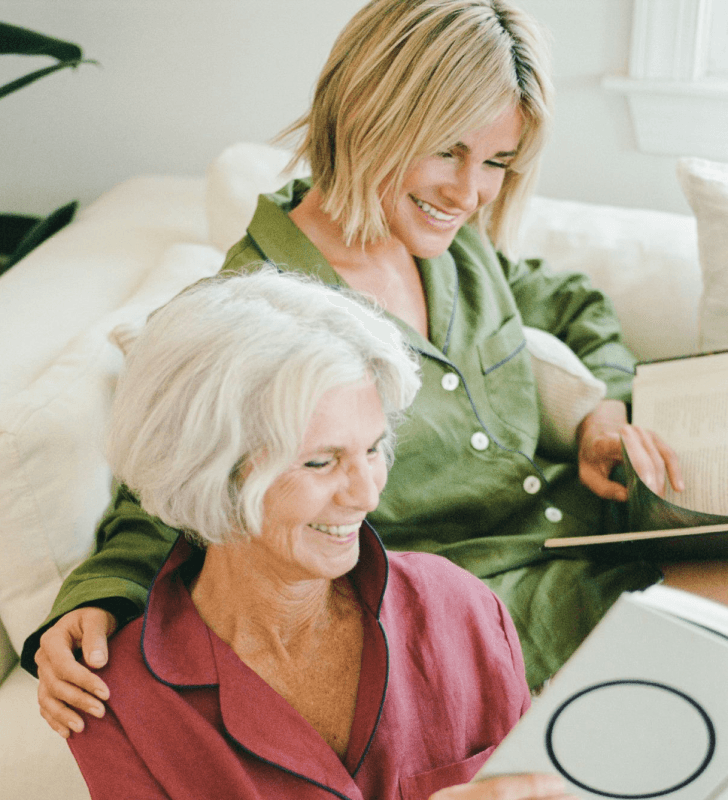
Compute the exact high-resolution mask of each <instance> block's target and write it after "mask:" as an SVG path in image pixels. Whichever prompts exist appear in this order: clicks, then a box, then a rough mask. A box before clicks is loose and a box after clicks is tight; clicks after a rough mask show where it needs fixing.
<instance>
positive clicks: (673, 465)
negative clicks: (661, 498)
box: [652, 433, 685, 492]
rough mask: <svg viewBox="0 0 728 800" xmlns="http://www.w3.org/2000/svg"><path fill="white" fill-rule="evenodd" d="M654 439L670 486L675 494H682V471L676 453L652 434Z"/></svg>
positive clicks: (683, 487) (683, 484)
mask: <svg viewBox="0 0 728 800" xmlns="http://www.w3.org/2000/svg"><path fill="white" fill-rule="evenodd" d="M652 435H653V436H654V438H655V445H656V446H657V449H658V451H659V453H660V455H661V456H662V460H663V461H664V462H665V468H666V469H667V477H668V478H669V480H670V486H672V488H673V489H674V490H675V491H676V492H682V491H684V490H685V480H684V479H683V474H682V470H681V469H680V462H679V460H678V457H677V453H676V452H675V451H674V450H673V449H672V447H670V445H669V444H667V443H666V442H663V441H662V439H661V438H660V437H659V436H658V435H657V434H656V433H653V434H652Z"/></svg>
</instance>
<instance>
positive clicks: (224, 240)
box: [205, 142, 307, 252]
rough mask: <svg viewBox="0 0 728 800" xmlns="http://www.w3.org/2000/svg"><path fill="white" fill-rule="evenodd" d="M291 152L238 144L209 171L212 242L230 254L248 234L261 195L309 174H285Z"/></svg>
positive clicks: (207, 203)
mask: <svg viewBox="0 0 728 800" xmlns="http://www.w3.org/2000/svg"><path fill="white" fill-rule="evenodd" d="M290 158H291V153H290V152H289V151H287V150H282V149H280V148H277V147H271V146H270V145H267V144H259V143H256V142H239V143H238V144H234V145H232V146H231V147H228V148H227V149H226V150H224V151H223V152H222V153H221V154H220V155H219V156H218V157H217V158H216V159H215V160H214V161H213V162H212V163H211V164H210V165H209V167H208V168H207V181H206V192H205V206H206V212H207V224H208V227H209V230H210V242H211V244H213V245H214V246H215V247H217V248H218V249H219V250H222V251H223V252H227V251H228V250H229V249H230V248H231V247H232V246H233V245H234V244H235V243H236V242H238V241H240V239H242V238H243V236H244V235H245V231H246V229H247V227H248V225H249V224H250V220H251V219H253V214H254V213H255V207H256V205H257V203H258V195H259V194H265V193H267V192H274V191H275V190H276V189H280V188H281V186H283V185H284V184H285V183H287V182H288V181H290V180H291V179H293V178H298V177H302V176H304V175H306V174H307V170H306V167H305V165H302V166H300V167H298V168H297V169H295V170H293V171H292V172H290V171H286V165H287V164H288V162H289V160H290Z"/></svg>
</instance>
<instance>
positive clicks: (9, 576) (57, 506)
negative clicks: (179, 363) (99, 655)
mask: <svg viewBox="0 0 728 800" xmlns="http://www.w3.org/2000/svg"><path fill="white" fill-rule="evenodd" d="M222 261H223V254H222V253H221V252H220V251H218V250H215V249H214V248H211V247H208V246H205V245H194V244H193V245H174V246H173V247H172V248H170V249H169V251H168V252H167V253H166V254H165V256H164V257H163V258H162V260H161V261H160V263H159V264H158V266H157V268H156V269H155V270H154V271H153V272H152V273H151V274H150V276H149V277H148V279H147V281H146V282H145V284H144V285H143V286H142V287H141V288H140V289H139V291H138V292H137V293H136V294H135V295H134V297H133V298H132V299H131V300H130V301H129V302H128V303H127V304H126V305H124V306H123V307H122V308H120V309H118V310H117V311H115V312H113V313H111V314H109V315H107V316H106V317H104V318H103V319H102V320H101V321H100V322H98V323H97V324H96V325H94V326H92V327H91V328H90V329H89V330H88V331H87V332H86V333H85V334H83V335H82V336H81V337H79V338H77V339H75V340H74V341H73V342H71V344H70V345H69V346H68V347H67V348H66V350H65V351H64V352H63V353H62V354H61V355H60V356H59V358H58V359H57V360H56V361H55V363H53V364H52V365H51V366H50V367H49V368H48V369H47V370H46V371H45V372H44V373H43V374H42V375H41V376H40V377H39V378H38V379H37V380H36V381H34V382H33V384H32V385H31V386H30V387H28V388H27V389H25V390H23V391H21V392H18V393H17V394H15V395H14V396H13V397H11V398H10V399H9V400H8V401H6V402H5V403H2V404H0V531H2V536H3V558H1V559H0V619H2V621H3V623H4V625H5V627H6V629H7V632H8V635H9V637H10V641H11V642H12V644H13V646H14V648H15V650H16V651H17V652H20V649H21V648H22V644H23V641H24V640H25V638H26V637H27V635H28V634H29V633H31V632H32V631H33V630H34V629H35V628H36V627H37V626H38V625H39V624H40V623H41V622H42V621H43V619H44V618H45V617H46V615H47V613H48V611H49V610H50V608H51V605H52V603H53V600H54V599H55V597H56V594H57V593H58V590H59V588H60V585H61V583H62V581H63V579H64V578H65V577H66V575H67V574H68V573H69V572H70V571H71V570H72V569H73V568H74V567H75V566H76V565H77V564H78V563H79V561H81V560H82V559H83V558H84V557H86V556H87V555H88V554H89V553H90V551H91V549H92V547H93V541H94V529H95V525H96V522H97V521H98V519H99V517H100V515H101V513H102V512H103V510H104V508H105V507H106V505H107V503H108V501H109V499H110V486H111V475H110V472H109V468H108V466H107V464H106V459H105V458H104V438H105V434H106V424H107V419H108V413H109V408H110V404H111V397H112V393H113V389H114V385H115V380H116V376H117V374H118V371H119V368H120V366H121V363H122V356H121V353H120V352H119V351H118V349H117V348H115V347H114V346H113V345H112V344H111V342H109V339H108V335H109V332H110V331H111V330H112V329H113V328H114V327H115V326H116V325H118V324H120V323H122V322H124V323H134V324H141V323H143V321H144V319H145V318H146V316H147V315H148V314H149V313H150V312H151V311H153V310H154V309H155V308H157V307H158V306H159V305H161V304H162V303H165V302H167V300H169V299H170V298H171V297H172V296H173V295H175V294H176V293H177V292H178V291H180V290H181V289H182V288H184V286H187V285H188V284H190V283H193V282H194V281H196V280H198V279H199V278H201V277H205V276H207V275H211V274H214V273H215V272H217V271H218V270H219V268H220V266H221V264H222Z"/></svg>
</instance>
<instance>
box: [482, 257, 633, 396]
mask: <svg viewBox="0 0 728 800" xmlns="http://www.w3.org/2000/svg"><path fill="white" fill-rule="evenodd" d="M498 258H499V259H500V262H501V266H502V268H503V271H504V273H505V276H506V280H507V281H508V284H509V285H510V287H511V291H512V292H513V296H514V297H515V300H516V305H517V306H518V309H519V311H520V312H521V317H522V319H523V324H524V325H529V326H531V327H533V328H541V329H542V330H545V331H549V332H550V333H553V334H554V335H555V336H557V337H558V338H559V339H561V340H562V341H563V342H565V343H566V344H568V345H569V347H570V348H571V349H572V350H573V351H574V352H575V353H576V354H577V355H578V356H579V358H581V360H582V361H583V362H584V364H586V366H587V367H589V369H590V370H591V371H592V372H593V373H594V375H595V376H596V377H597V378H600V379H601V380H603V381H604V382H605V383H606V384H607V397H610V398H613V399H616V400H623V401H625V402H629V401H630V398H631V392H632V378H633V377H634V366H635V362H636V359H635V357H634V356H633V355H632V353H631V352H630V351H629V350H628V349H627V347H625V345H624V342H623V341H622V329H621V326H620V324H619V320H618V319H617V314H616V312H615V310H614V306H613V305H612V302H611V301H610V300H609V298H608V297H606V295H605V294H604V293H603V292H601V291H599V290H597V289H595V288H594V287H593V286H592V285H591V283H590V281H589V278H588V277H587V276H586V275H581V274H579V273H575V272H558V273H556V272H553V271H552V270H551V269H550V268H549V267H548V265H547V264H546V263H544V262H543V261H542V260H540V259H525V260H522V261H509V260H508V259H507V258H505V257H504V256H503V255H501V254H500V253H499V254H498Z"/></svg>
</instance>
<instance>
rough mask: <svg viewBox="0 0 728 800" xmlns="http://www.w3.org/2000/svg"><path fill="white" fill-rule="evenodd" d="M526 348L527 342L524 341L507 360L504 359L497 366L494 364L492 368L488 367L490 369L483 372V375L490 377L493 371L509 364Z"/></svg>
mask: <svg viewBox="0 0 728 800" xmlns="http://www.w3.org/2000/svg"><path fill="white" fill-rule="evenodd" d="M525 346H526V340H525V339H524V340H523V341H522V342H521V343H520V344H519V345H518V347H517V348H516V349H515V350H514V351H513V352H512V353H510V354H509V355H507V356H506V357H505V358H502V359H501V360H500V361H499V362H498V363H497V364H493V366H492V367H488V369H486V370H483V375H490V373H491V372H493V370H496V369H498V367H502V366H503V365H504V364H507V363H508V362H509V361H510V360H511V359H512V358H515V357H516V356H517V355H518V354H519V353H520V352H521V351H522V350H523V348H524V347H525Z"/></svg>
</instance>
